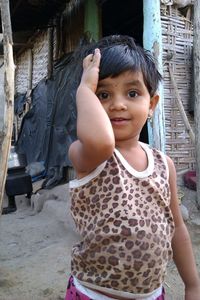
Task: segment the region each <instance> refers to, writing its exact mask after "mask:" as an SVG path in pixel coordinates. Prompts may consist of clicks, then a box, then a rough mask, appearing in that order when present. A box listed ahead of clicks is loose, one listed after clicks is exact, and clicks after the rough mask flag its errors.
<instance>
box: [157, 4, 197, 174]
mask: <svg viewBox="0 0 200 300" xmlns="http://www.w3.org/2000/svg"><path fill="white" fill-rule="evenodd" d="M161 23H162V39H163V76H164V110H165V128H166V153H167V154H168V155H169V156H170V157H171V158H172V159H173V161H174V163H175V166H176V170H177V172H178V173H180V174H181V173H182V172H183V171H185V170H188V169H194V168H195V148H194V145H193V144H192V142H191V140H190V137H189V134H188V132H187V130H186V128H185V125H184V123H183V119H182V116H181V114H180V112H179V110H178V107H177V104H176V98H175V94H174V88H173V86H172V82H171V79H170V74H169V64H170V66H171V68H172V70H173V74H174V77H175V80H176V83H177V87H178V91H179V94H180V97H181V100H182V103H183V106H184V109H185V112H186V114H187V117H188V118H189V121H190V124H191V126H192V128H194V119H193V117H192V116H191V115H190V113H189V105H190V101H191V97H192V93H191V92H192V91H191V88H192V85H191V81H192V46H193V27H192V22H191V20H190V19H187V18H186V17H184V16H183V15H182V14H181V13H180V11H179V10H178V9H177V8H175V7H173V6H165V5H163V6H161Z"/></svg>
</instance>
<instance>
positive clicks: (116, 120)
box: [110, 118, 128, 125]
mask: <svg viewBox="0 0 200 300" xmlns="http://www.w3.org/2000/svg"><path fill="white" fill-rule="evenodd" d="M110 121H111V123H112V124H113V125H124V124H126V123H127V122H128V119H124V118H113V119H111V120H110Z"/></svg>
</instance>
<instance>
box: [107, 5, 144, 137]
mask: <svg viewBox="0 0 200 300" xmlns="http://www.w3.org/2000/svg"><path fill="white" fill-rule="evenodd" d="M101 7H102V36H107V35H111V34H125V35H129V36H132V37H133V38H134V39H135V42H136V43H137V44H140V45H141V46H143V1H141V0H140V1H138V0H126V1H121V0H106V1H105V0H102V1H101ZM140 141H142V142H145V143H148V131H147V124H145V125H144V127H143V129H142V132H141V134H140Z"/></svg>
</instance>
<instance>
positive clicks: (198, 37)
mask: <svg viewBox="0 0 200 300" xmlns="http://www.w3.org/2000/svg"><path fill="white" fill-rule="evenodd" d="M193 41H194V48H193V62H194V98H195V109H194V117H195V137H196V143H195V146H196V171H197V203H198V205H199V206H200V0H196V1H195V2H194V39H193Z"/></svg>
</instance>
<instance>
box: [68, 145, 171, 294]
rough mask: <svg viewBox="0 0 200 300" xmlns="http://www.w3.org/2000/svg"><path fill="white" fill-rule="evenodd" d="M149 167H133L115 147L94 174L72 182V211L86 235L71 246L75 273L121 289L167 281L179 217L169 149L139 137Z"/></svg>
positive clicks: (100, 286)
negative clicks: (174, 214) (160, 148)
mask: <svg viewBox="0 0 200 300" xmlns="http://www.w3.org/2000/svg"><path fill="white" fill-rule="evenodd" d="M140 144H141V147H142V148H143V149H144V151H145V152H146V154H147V157H148V167H147V169H146V170H144V171H142V172H138V171H136V170H135V169H133V168H132V166H130V165H129V164H128V162H127V161H126V160H125V158H124V157H123V156H122V154H121V153H120V152H119V151H118V150H117V149H115V151H114V153H113V155H112V157H111V158H110V159H109V160H108V161H105V162H104V163H103V164H101V165H100V166H99V167H98V168H97V169H95V170H94V171H93V172H92V173H91V174H89V175H87V176H86V177H84V178H81V179H79V180H78V179H75V180H73V181H71V182H70V185H69V186H70V196H71V213H72V217H73V219H74V221H75V224H76V228H77V230H78V232H79V233H80V235H81V237H82V241H81V242H79V243H77V244H76V245H74V247H73V249H72V261H71V268H72V275H73V276H75V277H76V278H77V279H78V280H79V281H80V282H81V284H83V285H85V286H86V287H90V288H92V289H95V290H99V291H106V292H109V293H110V294H116V292H117V291H119V292H120V291H122V292H126V293H132V294H134V295H135V294H148V293H151V292H152V291H154V290H156V289H157V288H158V287H160V286H161V285H162V283H163V280H164V276H165V273H166V266H167V263H168V261H169V260H170V259H172V249H171V240H172V237H173V233H174V222H173V217H172V213H171V210H170V207H169V206H170V188H169V178H168V177H169V174H168V165H167V161H166V157H165V155H164V154H163V153H162V152H160V151H158V150H156V149H151V148H150V147H149V146H148V145H146V144H143V143H140Z"/></svg>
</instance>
